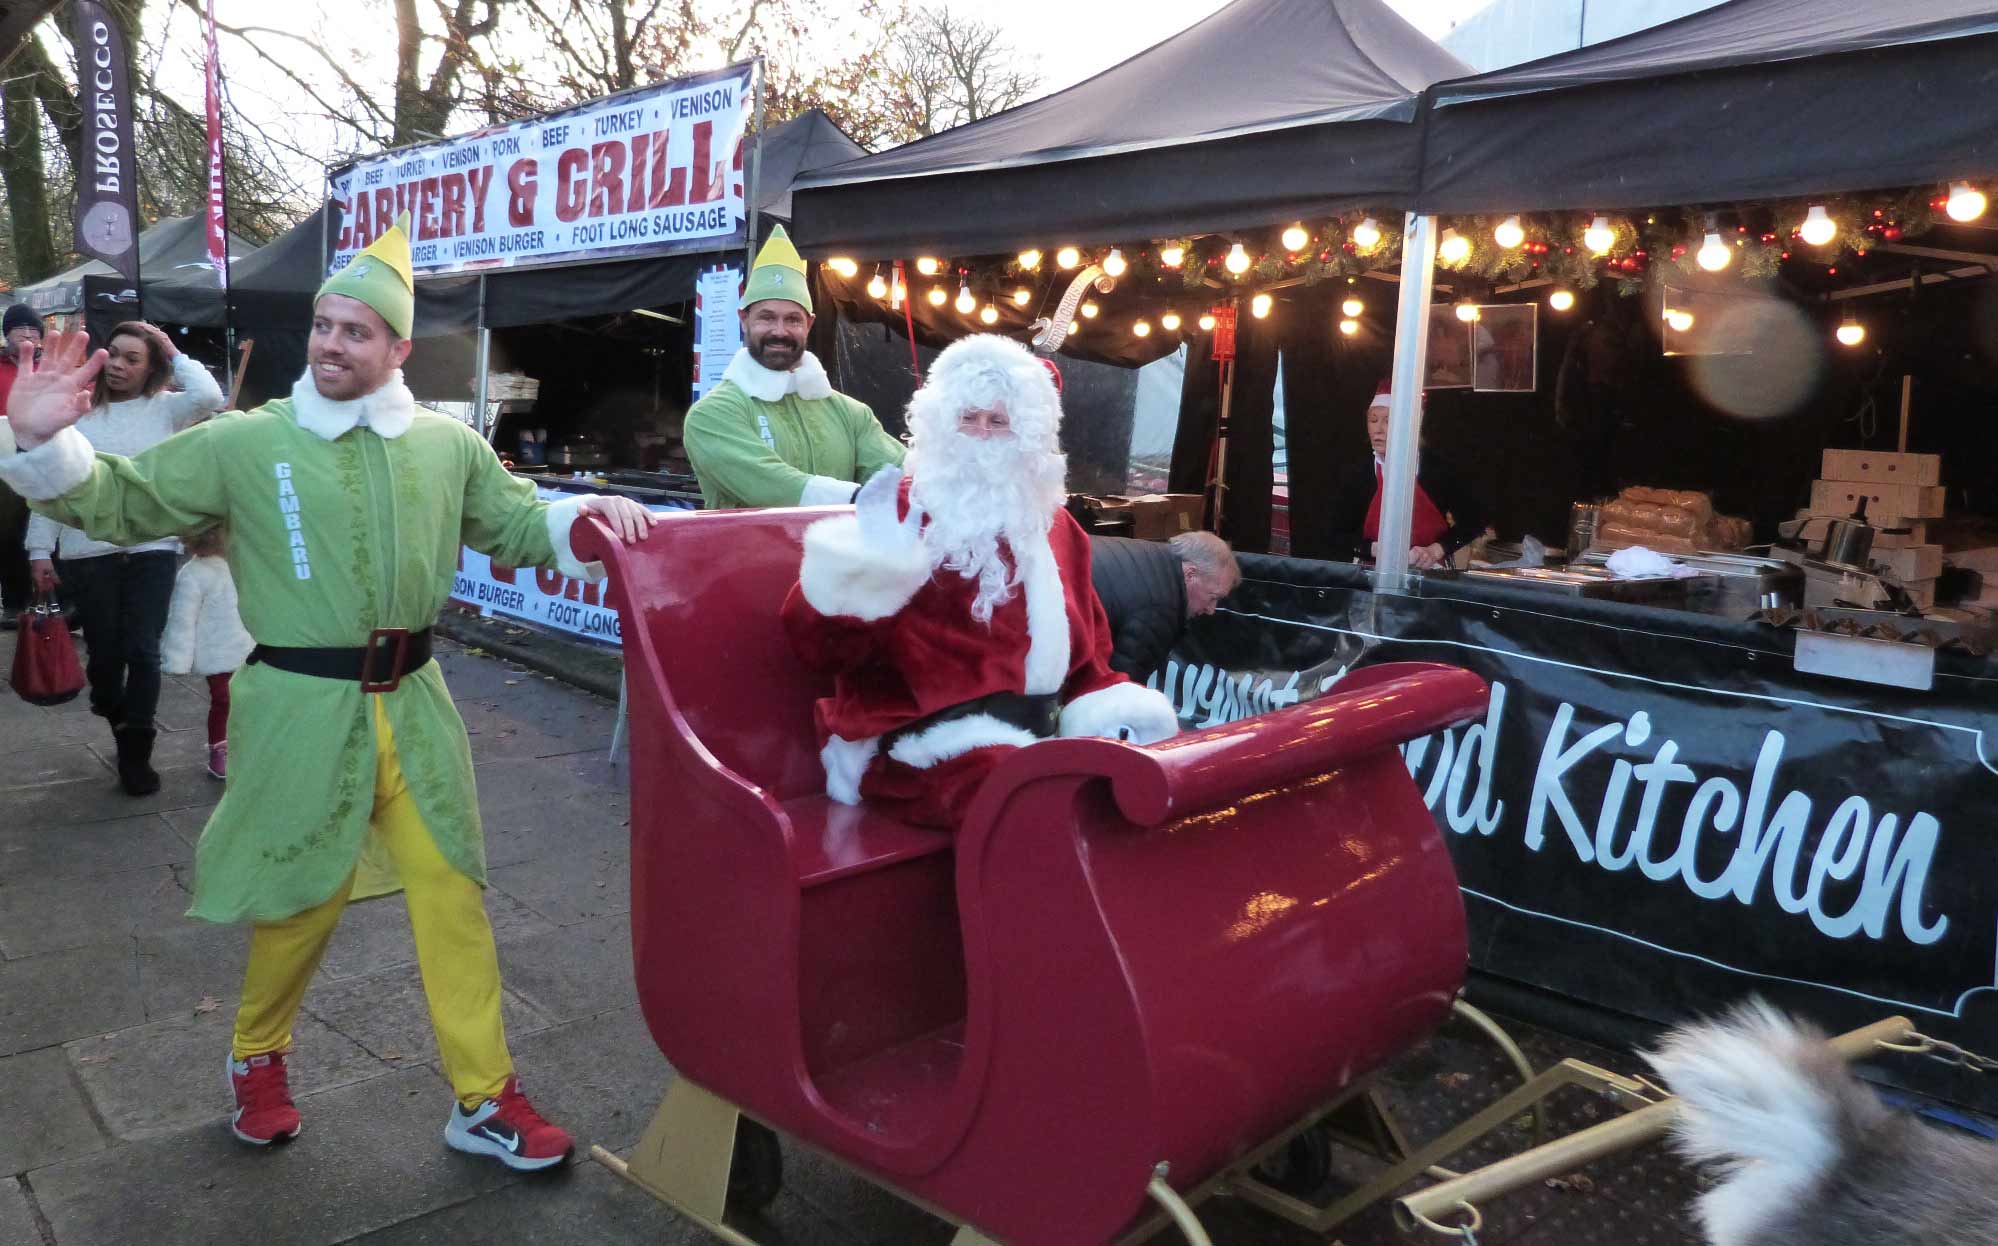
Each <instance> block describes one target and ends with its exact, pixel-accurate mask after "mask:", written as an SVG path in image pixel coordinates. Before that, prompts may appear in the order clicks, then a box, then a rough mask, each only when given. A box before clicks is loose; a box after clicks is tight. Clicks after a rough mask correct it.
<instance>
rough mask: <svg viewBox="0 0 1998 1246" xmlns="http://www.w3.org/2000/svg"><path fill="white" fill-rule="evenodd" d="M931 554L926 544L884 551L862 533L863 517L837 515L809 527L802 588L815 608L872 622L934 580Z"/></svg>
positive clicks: (801, 568)
mask: <svg viewBox="0 0 1998 1246" xmlns="http://www.w3.org/2000/svg"><path fill="white" fill-rule="evenodd" d="M929 579H930V556H929V554H928V552H927V551H925V550H924V549H923V546H922V543H921V542H919V541H912V542H910V543H909V544H908V545H907V546H905V547H902V548H899V549H879V548H876V547H874V546H871V545H869V544H867V542H866V541H864V540H863V539H862V538H861V535H860V520H859V519H857V518H856V517H854V516H852V515H834V516H832V517H831V518H829V519H821V520H819V521H818V522H817V523H815V524H813V525H812V526H811V527H809V528H807V529H805V560H804V562H803V563H802V564H801V565H800V566H799V567H798V590H799V591H800V592H802V593H803V594H804V595H805V600H806V601H807V602H809V603H810V604H811V607H812V609H814V610H816V611H818V612H819V613H820V614H824V615H842V616H847V617H851V618H856V619H859V620H861V621H862V622H863V623H872V622H874V621H875V620H877V619H885V618H887V617H888V616H889V615H892V614H895V613H897V612H898V611H900V610H901V609H902V607H904V606H906V605H908V604H909V599H910V598H912V597H914V596H915V595H916V592H917V590H918V589H920V588H922V587H923V585H925V584H927V583H929Z"/></svg>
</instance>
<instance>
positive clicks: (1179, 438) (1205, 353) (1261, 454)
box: [1170, 313, 1278, 553]
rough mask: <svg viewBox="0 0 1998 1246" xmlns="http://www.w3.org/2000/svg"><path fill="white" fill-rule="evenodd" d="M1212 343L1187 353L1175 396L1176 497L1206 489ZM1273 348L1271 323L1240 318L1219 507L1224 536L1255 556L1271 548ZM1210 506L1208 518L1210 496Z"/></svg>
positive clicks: (1202, 342)
mask: <svg viewBox="0 0 1998 1246" xmlns="http://www.w3.org/2000/svg"><path fill="white" fill-rule="evenodd" d="M1212 342H1213V338H1212V336H1211V335H1203V336H1202V337H1200V338H1199V339H1197V340H1196V341H1195V342H1194V343H1193V345H1192V346H1191V348H1190V349H1189V351H1188V355H1187V361H1186V384H1185V386H1184V387H1183V388H1182V389H1181V390H1180V396H1179V432H1178V433H1177V434H1176V435H1175V436H1174V438H1173V445H1172V472H1171V476H1170V482H1171V485H1170V487H1171V489H1172V491H1173V492H1174V493H1201V492H1203V491H1206V489H1207V477H1208V472H1209V470H1210V465H1211V464H1212V462H1213V459H1214V434H1215V427H1216V424H1217V422H1218V421H1219V419H1220V414H1221V384H1220V373H1219V369H1218V368H1217V367H1216V366H1215V363H1214V355H1213V348H1212ZM1277 344H1278V332H1277V328H1276V326H1275V325H1274V324H1273V323H1272V322H1271V321H1268V320H1257V319H1256V318H1255V317H1253V316H1250V315H1248V314H1246V313H1245V314H1244V315H1243V316H1242V318H1241V322H1240V324H1239V325H1238V326H1237V328H1236V331H1235V381H1234V392H1233V397H1232V398H1231V399H1230V401H1229V404H1228V464H1227V479H1226V483H1227V489H1226V495H1227V501H1226V502H1225V503H1224V504H1223V506H1222V508H1221V536H1222V537H1223V538H1225V539H1226V540H1227V541H1228V542H1229V543H1230V544H1232V545H1234V546H1235V548H1237V549H1241V550H1252V551H1255V552H1258V553H1260V552H1263V551H1266V550H1268V549H1269V547H1270V486H1271V483H1272V479H1273V476H1274V471H1273V468H1272V465H1271V461H1270V460H1271V456H1272V454H1273V453H1274V452H1275V449H1276V440H1275V428H1274V422H1273V417H1274V415H1275V412H1276V374H1277ZM1208 507H1209V512H1210V514H1211V513H1212V508H1213V500H1212V498H1211V496H1210V498H1209V501H1208Z"/></svg>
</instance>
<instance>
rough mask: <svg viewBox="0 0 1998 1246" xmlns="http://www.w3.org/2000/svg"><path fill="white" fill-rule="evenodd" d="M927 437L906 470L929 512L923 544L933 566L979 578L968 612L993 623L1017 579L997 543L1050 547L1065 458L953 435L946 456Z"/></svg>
mask: <svg viewBox="0 0 1998 1246" xmlns="http://www.w3.org/2000/svg"><path fill="white" fill-rule="evenodd" d="M925 440H926V439H919V440H918V442H917V444H916V446H915V447H914V448H913V449H912V450H910V452H909V470H910V474H911V475H912V476H913V477H914V479H915V483H914V485H913V486H912V488H911V493H912V494H913V497H914V500H915V501H916V503H917V504H918V505H920V506H921V507H922V508H923V510H924V511H925V512H927V513H928V515H929V526H928V527H927V528H925V529H924V531H923V545H924V548H925V549H927V550H928V552H929V556H930V565H931V566H932V567H936V568H938V569H940V570H949V571H955V572H957V573H958V574H959V575H961V576H963V577H964V578H965V579H967V580H976V581H978V594H977V596H976V597H974V598H973V599H972V603H971V614H972V617H973V618H974V619H977V620H978V621H979V622H981V623H985V622H990V621H991V618H992V610H993V608H994V607H995V606H998V605H999V604H1000V603H1002V602H1004V601H1005V600H1006V599H1007V598H1008V597H1010V596H1011V595H1012V591H1013V587H1014V586H1015V585H1016V584H1017V583H1019V579H1020V576H1019V572H1018V571H1017V570H1013V571H1010V572H1009V570H1008V568H1007V566H1006V561H1005V559H1004V557H1003V556H1002V555H1001V552H1000V544H1001V542H1002V541H1003V542H1005V543H1006V544H1008V545H1011V546H1013V547H1014V548H1015V550H1016V551H1017V550H1018V548H1019V547H1021V546H1022V545H1023V544H1024V545H1029V546H1036V547H1038V546H1041V545H1045V544H1046V542H1047V533H1048V526H1049V525H1050V524H1052V523H1053V522H1054V515H1055V511H1057V510H1059V509H1060V508H1061V505H1062V503H1063V501H1064V500H1066V498H1067V496H1068V492H1067V478H1068V461H1067V459H1066V458H1064V457H1063V456H1062V455H1060V454H1058V453H1054V452H1051V451H1035V450H1031V449H1027V448H1025V447H1023V446H1022V445H1021V443H1020V442H1019V440H1018V439H1017V438H1014V437H1006V438H994V439H989V440H983V439H979V438H973V437H966V436H964V435H963V434H961V433H957V432H950V433H946V434H944V437H943V440H942V442H941V448H942V449H943V451H944V453H942V454H938V453H937V452H936V450H937V447H935V446H932V445H928V444H925ZM1017 557H1018V555H1017V552H1016V554H1015V558H1016V560H1017Z"/></svg>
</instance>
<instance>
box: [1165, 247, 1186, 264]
mask: <svg viewBox="0 0 1998 1246" xmlns="http://www.w3.org/2000/svg"><path fill="white" fill-rule="evenodd" d="M1159 263H1161V264H1164V265H1165V266H1166V267H1167V268H1178V267H1179V266H1180V265H1181V264H1184V263H1186V248H1185V247H1182V246H1170V247H1161V248H1159Z"/></svg>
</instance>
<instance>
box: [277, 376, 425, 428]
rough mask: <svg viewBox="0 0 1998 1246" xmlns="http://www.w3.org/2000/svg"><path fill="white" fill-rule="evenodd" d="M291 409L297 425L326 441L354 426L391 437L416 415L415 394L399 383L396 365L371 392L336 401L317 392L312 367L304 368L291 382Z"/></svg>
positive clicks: (317, 388)
mask: <svg viewBox="0 0 1998 1246" xmlns="http://www.w3.org/2000/svg"><path fill="white" fill-rule="evenodd" d="M291 413H292V415H293V416H295V417H297V419H298V426H299V427H300V428H302V429H304V430H305V431H306V432H308V433H311V434H312V435H313V436H315V437H318V438H321V439H323V440H326V441H336V440H338V439H339V438H340V437H341V436H343V435H345V434H346V433H347V432H348V431H349V430H351V429H353V428H355V427H357V426H364V427H367V428H371V429H373V430H374V431H375V433H376V434H377V435H378V436H382V437H387V438H389V439H390V440H394V439H395V438H397V437H400V436H402V435H403V434H404V433H406V432H408V431H409V426H410V423H411V422H412V421H413V420H415V419H416V396H415V395H414V394H412V393H410V392H409V386H407V385H404V384H403V383H402V372H401V370H400V369H398V370H397V371H396V373H395V374H394V375H393V376H391V377H389V379H388V380H386V381H384V382H383V383H382V386H381V388H380V389H377V390H375V391H374V392H373V393H370V394H362V395H361V396H360V397H359V398H349V399H346V400H344V401H339V402H336V401H334V400H333V399H331V398H327V397H324V396H322V395H321V394H320V392H319V386H318V385H316V384H314V383H313V380H312V369H310V368H307V369H306V370H305V375H304V376H301V377H299V378H298V379H297V380H296V381H294V382H292V386H291Z"/></svg>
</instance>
